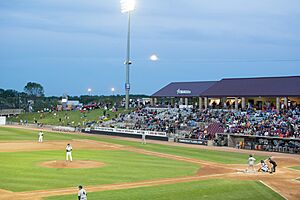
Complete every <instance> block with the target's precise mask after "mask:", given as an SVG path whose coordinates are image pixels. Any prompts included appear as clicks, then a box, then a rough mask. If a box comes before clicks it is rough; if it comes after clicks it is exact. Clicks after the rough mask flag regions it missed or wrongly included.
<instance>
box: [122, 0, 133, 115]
mask: <svg viewBox="0 0 300 200" xmlns="http://www.w3.org/2000/svg"><path fill="white" fill-rule="evenodd" d="M120 3H121V12H122V13H128V33H127V50H126V61H125V65H126V82H125V92H126V102H125V109H126V110H127V109H128V107H129V90H130V83H129V65H130V64H131V61H130V14H131V12H132V11H133V10H134V8H135V0H121V1H120Z"/></svg>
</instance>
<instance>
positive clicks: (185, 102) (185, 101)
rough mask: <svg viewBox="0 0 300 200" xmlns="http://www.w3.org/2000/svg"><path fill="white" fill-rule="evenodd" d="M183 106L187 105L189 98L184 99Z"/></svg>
mask: <svg viewBox="0 0 300 200" xmlns="http://www.w3.org/2000/svg"><path fill="white" fill-rule="evenodd" d="M184 105H186V106H187V105H189V98H185V99H184Z"/></svg>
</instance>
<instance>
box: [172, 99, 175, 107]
mask: <svg viewBox="0 0 300 200" xmlns="http://www.w3.org/2000/svg"><path fill="white" fill-rule="evenodd" d="M174 105H175V99H174V98H172V97H171V106H174Z"/></svg>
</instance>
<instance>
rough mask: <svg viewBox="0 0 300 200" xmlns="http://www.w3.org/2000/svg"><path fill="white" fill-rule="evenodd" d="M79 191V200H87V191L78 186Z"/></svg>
mask: <svg viewBox="0 0 300 200" xmlns="http://www.w3.org/2000/svg"><path fill="white" fill-rule="evenodd" d="M78 189H79V191H78V200H87V193H86V191H85V189H83V188H82V186H81V185H79V186H78Z"/></svg>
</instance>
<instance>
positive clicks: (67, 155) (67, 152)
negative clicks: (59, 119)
mask: <svg viewBox="0 0 300 200" xmlns="http://www.w3.org/2000/svg"><path fill="white" fill-rule="evenodd" d="M72 150H73V148H72V146H71V145H70V144H68V145H67V147H66V160H67V161H68V160H69V158H70V161H71V162H72V161H73V160H72Z"/></svg>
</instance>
